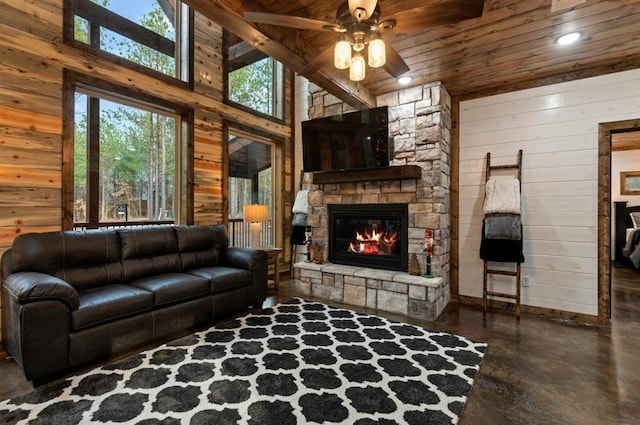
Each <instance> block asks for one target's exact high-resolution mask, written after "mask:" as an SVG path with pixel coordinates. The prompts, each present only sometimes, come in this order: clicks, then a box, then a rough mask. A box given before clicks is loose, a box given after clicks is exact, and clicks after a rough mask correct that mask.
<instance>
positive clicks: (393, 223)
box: [328, 204, 408, 271]
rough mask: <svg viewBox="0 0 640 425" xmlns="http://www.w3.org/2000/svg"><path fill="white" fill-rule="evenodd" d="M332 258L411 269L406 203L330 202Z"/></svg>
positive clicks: (342, 261) (330, 245) (367, 264)
mask: <svg viewBox="0 0 640 425" xmlns="http://www.w3.org/2000/svg"><path fill="white" fill-rule="evenodd" d="M328 213H329V261H330V262H331V263H334V264H345V265H350V266H363V267H370V268H375V269H384V270H397V271H407V264H408V254H407V250H408V235H407V228H408V223H407V221H408V218H407V216H408V213H407V205H406V204H360V205H355V204H354V205H328Z"/></svg>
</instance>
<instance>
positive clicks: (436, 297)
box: [293, 262, 450, 320]
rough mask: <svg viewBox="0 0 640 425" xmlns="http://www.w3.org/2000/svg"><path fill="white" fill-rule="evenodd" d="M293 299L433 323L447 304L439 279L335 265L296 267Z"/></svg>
mask: <svg viewBox="0 0 640 425" xmlns="http://www.w3.org/2000/svg"><path fill="white" fill-rule="evenodd" d="M293 267H294V291H295V295H298V296H301V297H305V296H312V297H315V298H320V299H323V300H329V301H337V302H340V303H344V304H350V305H355V306H360V307H367V308H375V309H379V310H382V311H388V312H391V313H397V314H402V315H407V316H409V317H415V318H419V319H424V320H435V319H436V318H437V317H438V316H439V315H440V313H442V310H444V308H445V307H446V305H447V303H448V302H449V298H450V294H449V291H448V290H444V289H443V279H442V278H441V277H433V278H424V277H422V276H412V275H410V274H408V273H405V272H396V271H388V270H377V269H369V268H362V267H354V266H343V265H338V264H331V263H325V264H315V263H305V262H302V263H296V264H295V265H294V266H293Z"/></svg>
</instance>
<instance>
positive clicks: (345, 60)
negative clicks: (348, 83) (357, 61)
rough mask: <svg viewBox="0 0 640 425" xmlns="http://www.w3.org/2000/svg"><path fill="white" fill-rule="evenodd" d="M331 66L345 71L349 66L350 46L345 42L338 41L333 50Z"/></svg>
mask: <svg viewBox="0 0 640 425" xmlns="http://www.w3.org/2000/svg"><path fill="white" fill-rule="evenodd" d="M333 64H334V65H335V67H336V68H338V69H347V68H349V67H350V66H351V44H350V43H349V42H348V41H346V40H340V41H338V42H337V43H336V47H335V48H334V49H333Z"/></svg>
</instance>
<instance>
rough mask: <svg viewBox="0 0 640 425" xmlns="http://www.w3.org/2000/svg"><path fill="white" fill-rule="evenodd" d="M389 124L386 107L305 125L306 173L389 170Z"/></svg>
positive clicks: (304, 159)
mask: <svg viewBox="0 0 640 425" xmlns="http://www.w3.org/2000/svg"><path fill="white" fill-rule="evenodd" d="M388 121H389V116H388V108H387V107H386V106H381V107H378V108H373V109H366V110H362V111H356V112H349V113H346V114H342V115H334V116H330V117H325V118H318V119H313V120H309V121H303V122H302V157H303V162H304V171H336V170H355V169H367V168H376V167H386V166H388V165H389V126H388Z"/></svg>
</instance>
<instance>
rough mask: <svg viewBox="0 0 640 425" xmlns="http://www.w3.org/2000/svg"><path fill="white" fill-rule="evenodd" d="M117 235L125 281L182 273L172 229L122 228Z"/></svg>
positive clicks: (151, 227) (166, 227)
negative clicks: (118, 236)
mask: <svg viewBox="0 0 640 425" xmlns="http://www.w3.org/2000/svg"><path fill="white" fill-rule="evenodd" d="M117 232H118V235H120V244H121V250H122V268H123V271H124V279H125V281H127V282H129V281H131V280H134V279H139V278H142V277H146V276H153V275H157V274H161V273H171V272H178V271H181V270H182V267H181V263H180V255H179V254H178V241H177V240H176V235H175V233H174V232H173V227H172V226H148V227H137V228H125V229H118V230H117Z"/></svg>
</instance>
